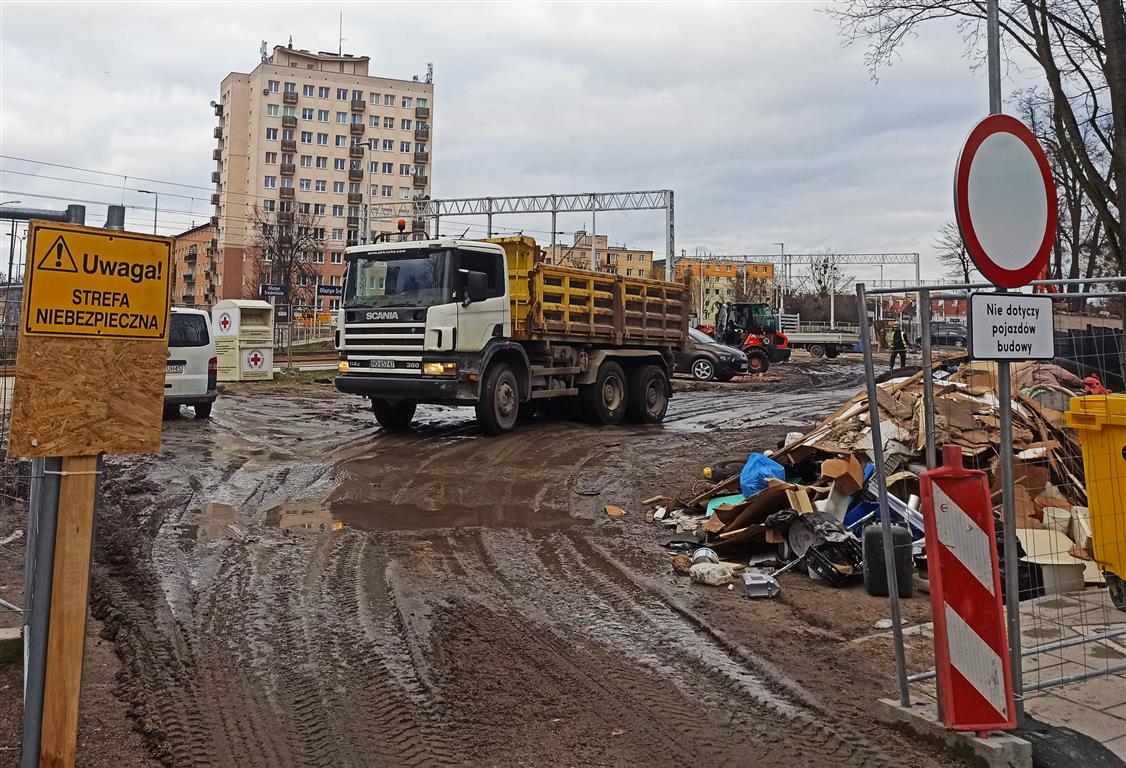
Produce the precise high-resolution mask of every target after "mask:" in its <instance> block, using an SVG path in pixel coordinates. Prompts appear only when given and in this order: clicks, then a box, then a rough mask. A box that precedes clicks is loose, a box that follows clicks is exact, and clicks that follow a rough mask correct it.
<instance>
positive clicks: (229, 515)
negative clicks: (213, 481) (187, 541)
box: [195, 504, 238, 543]
mask: <svg viewBox="0 0 1126 768" xmlns="http://www.w3.org/2000/svg"><path fill="white" fill-rule="evenodd" d="M237 522H238V510H237V509H235V508H234V507H232V506H231V505H230V504H204V505H203V509H202V510H200V513H199V522H198V523H197V524H196V531H195V538H196V541H198V542H201V543H206V542H209V541H215V540H216V539H222V538H226V537H227V536H228V535H229V533H230V531H229V530H228V529H227V526H228V525H231V524H233V523H237Z"/></svg>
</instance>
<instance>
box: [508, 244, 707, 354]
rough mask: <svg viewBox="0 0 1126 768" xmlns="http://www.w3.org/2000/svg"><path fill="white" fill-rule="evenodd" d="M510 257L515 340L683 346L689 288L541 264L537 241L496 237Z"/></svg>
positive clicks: (509, 269)
mask: <svg viewBox="0 0 1126 768" xmlns="http://www.w3.org/2000/svg"><path fill="white" fill-rule="evenodd" d="M488 242H490V243H496V244H497V245H500V246H501V247H502V248H504V250H505V253H506V255H507V257H508V288H509V293H510V295H511V296H512V338H513V339H516V340H528V341H556V342H570V343H591V344H612V345H617V346H631V347H632V346H637V347H680V346H682V345H683V344H684V339H685V337H686V336H687V334H688V312H689V299H688V289H687V288H686V287H685V286H683V285H679V284H677V283H666V282H665V281H663V280H647V279H644V278H637V277H623V276H622V275H615V274H610V273H605V272H592V271H589V270H585V269H573V268H570V267H560V266H555V265H552V264H544V263H542V262H539V261H538V249H537V247H536V243H535V240H533V239H532V238H530V237H526V236H519V237H498V238H491V239H490V240H489V241H488Z"/></svg>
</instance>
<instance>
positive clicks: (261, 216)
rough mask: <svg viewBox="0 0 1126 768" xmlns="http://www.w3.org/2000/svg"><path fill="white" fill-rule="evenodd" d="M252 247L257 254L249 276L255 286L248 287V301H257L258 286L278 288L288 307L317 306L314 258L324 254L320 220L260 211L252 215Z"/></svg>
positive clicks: (291, 214) (297, 214)
mask: <svg viewBox="0 0 1126 768" xmlns="http://www.w3.org/2000/svg"><path fill="white" fill-rule="evenodd" d="M251 222H252V226H253V227H254V241H253V247H254V248H255V250H256V251H257V253H256V254H255V256H256V257H255V259H254V264H253V267H252V271H251V274H253V275H254V276H255V278H256V282H257V285H249V286H248V287H247V293H248V294H249V295H248V296H247V298H254V299H256V298H259V293H260V291H261V286H263V285H277V286H281V288H282V291H283V292H284V294H285V301H286V303H289V304H297V303H306V304H309V305H314V304H315V303H316V290H317V288H316V285H317V274H318V272H317V268H316V267H315V266H314V264H313V263H314V261H315V256H316V254H318V253H320V254H323V253H324V229H323V228H322V227H321V223H320V217H318V216H314V215H312V214H308V213H294V212H292V211H262V210H259V208H258V207H257V206H255V207H254V211H253V213H252V214H251Z"/></svg>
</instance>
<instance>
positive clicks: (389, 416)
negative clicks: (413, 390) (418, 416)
mask: <svg viewBox="0 0 1126 768" xmlns="http://www.w3.org/2000/svg"><path fill="white" fill-rule="evenodd" d="M417 407H418V403H415V402H411V401H410V400H404V401H402V402H399V403H395V404H394V405H392V404H391V403H388V402H387V401H386V400H379V399H374V398H373V399H372V401H371V411H372V413H374V414H375V420H376V421H378V422H379V426H381V427H383V428H384V429H385V430H387V431H388V432H404V431H406V430H408V429H410V426H411V422H412V421H414V411H415V409H416V408H417Z"/></svg>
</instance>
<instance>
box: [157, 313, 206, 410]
mask: <svg viewBox="0 0 1126 768" xmlns="http://www.w3.org/2000/svg"><path fill="white" fill-rule="evenodd" d="M218 370H219V358H218V357H216V355H215V337H214V336H213V335H212V334H211V318H210V316H209V315H208V314H207V313H206V312H204V311H203V310H201V309H181V308H179V307H173V308H172V320H171V325H170V327H169V329H168V364H167V368H165V373H164V415H165V416H172V415H174V414H178V413H179V412H180V406H181V405H190V406H192V407H193V408H195V416H196V418H197V419H206V418H207V417H208V416H210V415H211V405H212V403H214V402H215V398H217V397H218V396H219V392H218V390H217V389H216V386H215V382H216V377H217V375H218Z"/></svg>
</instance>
